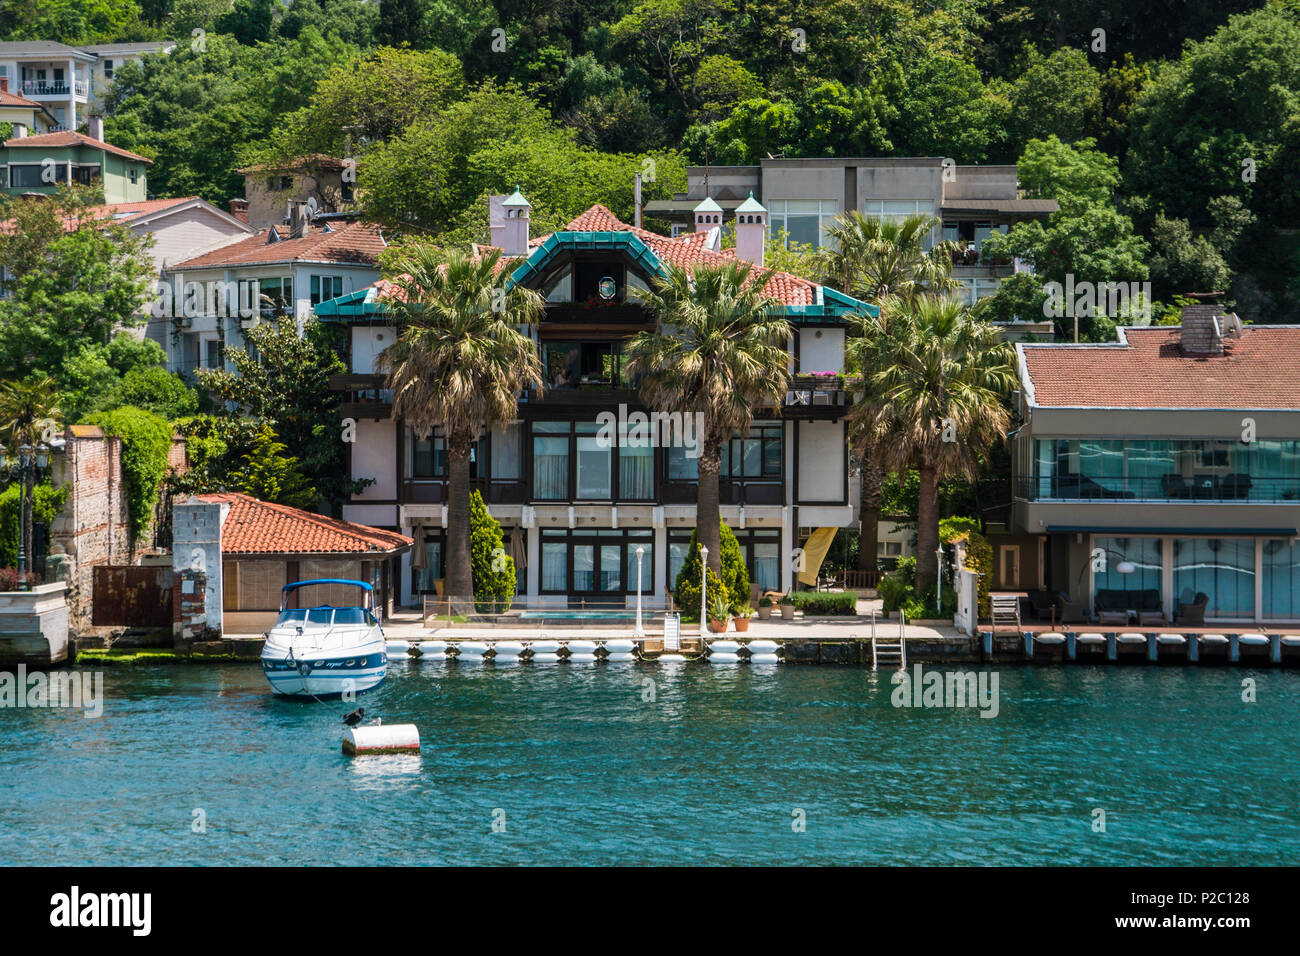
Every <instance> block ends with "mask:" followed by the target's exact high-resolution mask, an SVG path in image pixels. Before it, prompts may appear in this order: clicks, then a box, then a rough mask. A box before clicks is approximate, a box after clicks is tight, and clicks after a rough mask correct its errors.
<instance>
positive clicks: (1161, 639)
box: [1156, 634, 1187, 645]
mask: <svg viewBox="0 0 1300 956" xmlns="http://www.w3.org/2000/svg"><path fill="white" fill-rule="evenodd" d="M1156 643H1157V644H1170V645H1172V644H1186V643H1187V638H1185V637H1183V635H1181V634H1158V635H1156Z"/></svg>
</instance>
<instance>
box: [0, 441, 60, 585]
mask: <svg viewBox="0 0 1300 956" xmlns="http://www.w3.org/2000/svg"><path fill="white" fill-rule="evenodd" d="M49 454H50V449H49V446H47V445H44V444H38V445H37V446H36V447H35V448H33V447H32V446H31V445H27V444H23V445H20V446H19V447H18V585H17V587H18V590H19V591H27V590H30V588H29V586H28V584H27V526H28V524H29V523H30V522H29V519H28V516H27V477H28V475H30V474H31V473H32V470H33V468H35V469H36V470H38V471H39V470H41V469H43V468H44V467H45V466H46V465H47V464H48V463H49ZM6 457H7V456H3V455H0V464H3V463H4V460H5V458H6Z"/></svg>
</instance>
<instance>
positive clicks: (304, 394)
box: [196, 316, 370, 508]
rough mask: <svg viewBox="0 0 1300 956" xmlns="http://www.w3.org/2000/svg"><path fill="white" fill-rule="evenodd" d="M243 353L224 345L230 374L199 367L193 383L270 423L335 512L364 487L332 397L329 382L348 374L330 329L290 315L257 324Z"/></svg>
mask: <svg viewBox="0 0 1300 956" xmlns="http://www.w3.org/2000/svg"><path fill="white" fill-rule="evenodd" d="M244 338H245V340H246V342H247V343H248V345H247V347H245V348H233V347H227V348H226V350H225V353H224V357H225V359H226V362H227V363H229V365H230V366H231V368H229V369H200V370H199V371H198V372H197V373H196V378H197V379H198V382H199V385H200V386H201V387H202V388H204V389H205V390H207V391H208V392H210V393H211V394H212V395H213V396H214V397H215V398H216V399H217V400H218V401H220V402H230V403H232V404H233V405H234V406H235V410H234V411H233V412H229V413H227V414H229V415H239V416H242V415H248V416H252V417H253V418H254V419H256V420H257V421H259V422H262V423H265V424H267V425H270V426H271V427H272V428H274V429H275V433H276V434H277V435H278V436H279V437H280V438H281V439H283V440H284V442H285V443H286V444H287V445H288V446H289V447H291V448H293V449H294V451H295V452H296V453H297V456H298V460H299V461H300V462H301V467H302V470H303V473H304V474H305V475H306V476H307V479H308V481H309V482H310V483H311V485H312V486H313V487H314V488H315V489H316V490H317V491H318V492H319V494H320V496H321V497H322V498H323V499H325V501H327V502H329V504H330V507H331V508H337V507H338V506H339V505H341V504H342V502H343V501H346V500H347V498H348V497H349V496H351V495H353V494H356V493H357V492H358V491H360V490H361V489H363V488H364V487H365V486H366V485H367V484H369V483H370V482H369V481H368V480H367V481H364V482H357V481H354V480H353V479H352V478H351V476H350V473H349V468H348V460H347V446H346V443H345V441H344V433H343V429H342V425H341V424H340V421H339V412H338V408H339V402H340V400H341V399H340V396H339V393H338V392H335V391H331V389H330V387H329V380H330V376H332V375H338V374H340V373H342V372H345V371H347V367H346V366H345V365H344V364H343V361H342V360H341V359H340V358H339V357H338V354H337V353H336V352H335V351H334V349H333V348H332V347H331V343H330V331H329V329H328V328H326V327H325V326H323V325H321V324H320V323H319V322H317V321H316V320H314V319H308V320H306V321H305V322H303V324H302V332H301V334H299V329H298V323H297V321H296V320H295V319H294V317H293V316H281V317H280V318H278V319H276V320H275V321H273V322H260V323H258V324H257V325H255V326H254V327H253V328H251V329H246V330H245V331H244Z"/></svg>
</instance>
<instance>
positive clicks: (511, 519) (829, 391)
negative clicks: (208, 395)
mask: <svg viewBox="0 0 1300 956" xmlns="http://www.w3.org/2000/svg"><path fill="white" fill-rule="evenodd" d="M529 210H530V207H529V206H528V204H527V201H526V200H525V199H524V198H523V197H522V196H521V195H519V193H518V192H516V193H515V194H514V195H513V196H510V197H509V198H505V199H503V198H502V197H494V198H493V200H492V205H491V217H492V239H493V244H494V245H495V246H496V247H498V248H500V249H501V250H502V252H503V254H504V256H506V257H508V259H509V261H508V262H507V268H509V269H510V270H511V273H510V281H511V282H514V283H522V284H523V285H525V286H527V287H528V288H532V289H536V290H537V291H538V292H539V293H540V294H541V295H542V297H543V299H544V300H545V315H544V317H543V318H542V320H541V321H540V323H539V325H538V326H537V327H536V328H535V329H533V330H532V331H531V334H532V335H533V337H534V340H535V341H536V343H537V347H538V350H539V353H540V355H541V358H542V365H543V371H544V376H545V381H546V383H547V387H546V388H545V390H544V394H541V395H537V394H524V395H522V396H520V405H519V409H520V411H519V418H518V420H517V421H515V422H513V423H511V424H510V425H509V426H508V427H507V428H505V429H502V430H492V431H491V432H487V433H485V434H483V435H482V436H481V437H480V438H479V440H478V442H477V443H476V445H475V447H474V451H473V459H472V463H471V465H470V468H471V476H472V481H473V486H474V487H475V488H477V489H478V490H479V491H481V492H482V495H483V499H484V501H485V502H487V505H488V508H489V509H490V511H491V512H492V514H493V515H494V516H495V517H496V518H497V519H498V520H499V521H500V522H501V524H502V526H503V528H504V531H505V535H506V546H507V548H508V550H509V552H510V553H511V554H512V555H513V556H514V557H515V561H516V567H517V571H518V575H519V595H520V598H519V600H520V601H521V602H522V603H525V604H527V605H529V606H545V605H564V604H566V603H570V602H571V603H573V604H575V605H579V604H583V603H586V604H592V603H595V604H606V605H607V604H623V603H626V602H634V601H635V594H636V591H637V565H638V561H637V550H638V549H639V548H640V549H643V552H642V558H641V561H642V579H641V587H642V591H643V593H644V594H645V595H646V596H647V597H648V598H651V599H659V598H662V596H663V594H664V591H665V588H671V587H672V584H673V582H674V581H675V579H676V576H677V571H678V569H679V568H680V567H681V564H682V561H683V560H684V558H685V555H686V550H687V545H688V542H689V539H690V535H691V532H692V530H693V528H694V527H695V500H696V460H695V458H694V457H692V455H691V454H690V452H689V450H688V449H687V448H686V447H684V443H681V442H667V443H665V442H662V441H661V442H655V441H647V440H641V441H632V440H628V438H627V436H626V434H625V433H624V434H620V435H619V436H618V438H617V440H615V441H608V440H602V439H601V436H600V434H599V433H600V430H601V422H602V420H605V421H607V420H608V419H609V417H610V416H615V417H617V419H618V420H619V421H625V420H626V418H627V416H628V415H630V414H632V413H634V412H641V413H651V414H652V413H653V412H654V411H656V410H655V409H647V408H646V407H645V406H644V404H643V403H642V401H641V399H640V396H639V394H638V392H637V390H636V388H635V387H634V385H635V383H633V382H632V381H631V379H630V377H629V376H628V374H627V371H626V367H625V364H624V354H623V350H624V348H625V346H626V344H627V342H628V340H629V339H630V338H631V337H632V336H633V335H634V334H635V333H636V332H638V331H640V330H642V329H649V328H652V327H653V320H652V319H651V318H650V316H649V315H648V314H647V313H646V312H645V311H644V309H643V306H642V305H641V304H640V302H639V301H638V300H637V297H636V295H635V294H634V293H633V290H637V289H646V288H648V287H649V286H650V284H651V283H652V282H653V280H654V279H655V277H656V276H659V275H661V274H662V273H663V272H664V268H665V263H674V264H676V265H679V266H684V267H686V268H688V269H689V268H692V267H694V266H696V265H700V264H708V263H725V262H728V261H734V259H735V258H740V259H743V260H746V261H750V262H753V263H754V264H755V266H757V267H761V266H762V265H763V248H764V240H765V238H766V234H767V230H768V224H767V210H766V209H764V208H763V207H762V206H761V205H760V204H759V203H758V202H757V201H756V200H753V199H752V198H751V199H750V200H749V201H748V202H746V203H744V204H741V206H739V207H738V208H737V209H736V210H735V212H734V217H735V218H734V222H731V223H725V224H724V222H723V213H722V210H721V208H720V207H719V206H718V205H717V204H716V203H714V202H711V201H709V200H708V199H705V200H704V201H702V202H701V203H700V204H699V205H698V206H697V208H696V212H695V220H696V222H695V225H696V231H694V232H691V233H688V234H684V235H681V236H678V237H668V236H663V235H660V234H658V233H655V232H651V231H648V230H645V229H641V228H637V227H634V226H631V225H628V224H627V223H624V222H621V221H619V220H618V219H617V218H616V217H615V216H614V215H613V214H612V213H611V212H610V211H609V210H608V209H606V208H605V207H603V206H599V205H597V206H592V207H591V208H590V209H588V210H587V211H586V212H584V213H583V214H582V215H580V216H579V217H578V218H577V219H575V220H573V221H572V222H570V223H569V224H568V225H567V226H566V227H565V228H564V229H562V230H560V231H558V232H554V233H551V234H550V235H546V236H541V237H532V236H530V235H529ZM724 225H730V226H733V227H734V230H735V237H736V245H735V248H734V249H726V250H724V249H722V248H721V242H720V239H721V235H722V229H723V227H724ZM384 290H385V283H384V281H383V280H380V281H379V282H377V283H376V284H374V285H372V286H370V287H368V288H364V289H358V290H357V291H356V292H353V293H351V294H347V295H342V296H339V297H336V298H334V299H332V300H330V301H326V302H322V303H320V304H319V305H318V306H317V307H316V314H317V315H318V316H319V318H320V319H321V320H322V321H325V322H337V323H341V324H344V325H346V326H347V328H348V329H349V335H348V337H347V338H348V350H349V354H348V356H347V361H348V364H349V373H348V374H347V375H343V376H339V377H338V378H337V380H336V381H335V382H334V383H333V385H334V387H335V388H337V389H339V390H341V391H343V392H345V393H346V394H345V398H344V405H343V407H342V409H341V414H342V416H343V418H344V419H345V420H349V419H350V420H351V422H354V423H355V428H354V429H353V430H354V432H355V434H354V435H353V436H352V437H353V438H354V440H353V441H352V442H351V443H350V445H349V448H350V452H351V469H352V475H353V477H355V478H358V479H361V478H371V479H374V483H373V484H371V485H370V486H369V487H367V488H366V489H365V490H364V491H363V492H362V493H360V494H358V495H356V496H354V497H353V498H352V499H351V501H350V502H349V503H348V504H347V505H346V506H345V509H344V517H345V518H346V519H348V520H350V521H357V522H362V523H364V524H367V525H372V526H376V527H382V528H390V529H393V530H399V531H401V532H402V533H403V534H407V535H411V536H412V537H414V538H415V540H416V544H415V548H416V549H421V551H420V553H419V554H417V555H416V556H415V566H414V570H413V569H412V560H411V556H410V555H407V556H404V557H403V559H402V567H401V582H400V594H401V596H402V600H403V602H404V603H407V604H412V603H418V602H419V601H420V599H421V595H423V594H434V593H436V591H437V588H438V586H439V585H440V584H441V579H442V577H443V574H444V554H445V548H444V529H445V527H446V523H447V516H446V500H447V467H446V456H445V454H444V447H443V438H442V436H441V435H440V434H439V433H438V432H437V431H436V430H435V431H434V432H433V433H432V434H430V435H427V436H420V435H417V434H415V433H414V432H413V430H412V429H411V428H410V427H408V426H407V425H405V424H404V423H403V422H402V421H401V420H397V419H394V418H393V417H392V414H391V411H392V408H391V404H390V402H391V393H389V392H387V391H385V389H384V376H383V374H382V373H381V370H380V369H379V368H378V367H377V366H376V356H377V355H378V354H379V353H380V352H381V351H382V350H383V349H384V348H386V347H387V346H388V345H390V344H391V343H392V342H393V337H394V329H393V326H392V325H391V323H390V321H389V320H388V319H387V317H386V315H385V306H384ZM766 292H767V293H768V294H769V295H770V296H771V297H772V298H773V299H775V300H776V301H777V303H779V305H778V311H779V313H780V314H781V315H783V316H784V317H785V318H786V319H788V321H789V322H790V323H791V325H792V326H793V328H794V335H793V337H792V340H791V342H790V346H789V347H790V368H791V371H792V372H793V373H794V374H793V379H792V382H791V386H790V389H789V391H788V392H787V393H786V395H785V397H784V400H783V402H782V404H781V407H775V406H773V407H772V408H771V409H770V410H769V413H768V414H766V415H764V416H763V417H761V418H759V419H758V420H756V421H755V422H754V424H753V427H752V428H750V429H749V431H748V432H747V433H746V434H743V435H741V434H738V435H735V436H733V437H732V439H731V441H730V442H729V443H728V444H727V446H726V447H725V449H724V453H723V466H722V467H723V471H722V480H721V487H720V495H721V500H722V518H723V520H724V521H725V522H726V523H727V524H728V525H729V526H730V527H731V528H732V530H733V531H734V532H735V533H736V537H737V539H738V540H739V542H740V546H741V549H742V551H743V553H744V555H745V560H746V561H747V562H748V565H749V571H750V575H751V577H752V579H753V580H754V581H756V582H757V583H759V584H761V585H762V586H763V587H765V588H774V589H780V590H782V591H784V590H788V589H789V588H790V587H791V583H792V567H793V562H792V560H791V555H792V552H793V550H794V549H795V548H797V547H798V546H799V545H800V543H801V542H802V541H803V540H804V538H805V537H806V535H807V534H808V533H809V531H810V530H811V529H813V528H819V527H830V528H840V527H847V526H849V525H851V524H853V522H854V520H855V513H854V508H853V506H852V503H851V502H850V499H849V461H848V450H847V446H846V443H845V413H846V411H847V409H848V405H849V402H848V399H847V398H846V395H845V391H844V383H843V376H842V373H843V370H844V337H845V329H846V326H847V324H848V320H847V318H846V317H847V316H848V315H849V314H850V313H853V312H856V311H859V310H861V309H865V308H867V306H865V305H864V304H863V303H861V302H859V301H857V300H856V299H853V298H851V297H849V296H846V295H844V294H842V293H839V292H837V291H835V290H833V289H829V288H826V287H824V286H820V285H817V284H816V283H813V282H810V281H808V280H806V279H803V278H799V277H797V276H794V275H790V274H787V273H784V272H774V273H772V275H771V278H770V279H769V281H768V285H767V288H766ZM630 293H633V294H630ZM665 446H666V447H665Z"/></svg>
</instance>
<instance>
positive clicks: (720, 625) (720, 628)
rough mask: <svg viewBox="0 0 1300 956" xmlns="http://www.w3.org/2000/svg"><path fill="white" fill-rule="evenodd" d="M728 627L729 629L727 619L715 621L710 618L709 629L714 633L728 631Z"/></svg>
mask: <svg viewBox="0 0 1300 956" xmlns="http://www.w3.org/2000/svg"><path fill="white" fill-rule="evenodd" d="M726 629H727V622H726V621H715V620H713V619H712V618H710V619H709V630H710V631H712V632H713V633H714V634H721V633H723V632H724V631H726Z"/></svg>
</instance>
